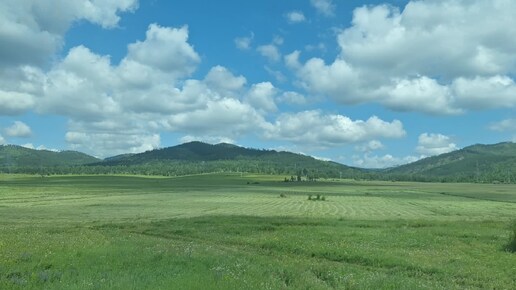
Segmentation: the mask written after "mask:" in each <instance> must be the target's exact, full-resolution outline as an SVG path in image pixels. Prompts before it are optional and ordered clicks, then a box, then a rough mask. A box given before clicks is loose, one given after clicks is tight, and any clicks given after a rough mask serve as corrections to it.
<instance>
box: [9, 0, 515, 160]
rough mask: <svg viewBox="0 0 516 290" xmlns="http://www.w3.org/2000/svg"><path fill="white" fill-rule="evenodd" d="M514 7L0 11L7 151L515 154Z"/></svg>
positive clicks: (223, 0) (299, 3)
mask: <svg viewBox="0 0 516 290" xmlns="http://www.w3.org/2000/svg"><path fill="white" fill-rule="evenodd" d="M514 15H516V1H513V0H419V1H408V0H390V1H377V0H365V1H358V0H357V1H347V0H346V1H344V0H340V1H339V0H261V1H240V0H220V1H201V0H190V1H175V0H147V1H144V0H140V1H138V0H104V1H101V0H3V1H1V2H0V44H1V45H0V144H17V145H22V146H25V147H29V148H35V149H40V150H41V149H46V150H78V151H82V152H85V153H88V154H91V155H94V156H97V157H101V158H103V157H109V156H114V155H117V154H121V153H129V152H131V153H137V152H143V151H146V150H152V149H154V148H163V147H169V146H174V145H177V144H180V143H184V142H189V141H203V142H208V143H212V144H215V143H220V142H227V143H233V144H237V145H240V146H245V147H252V148H258V149H275V150H287V151H292V152H298V153H302V154H306V155H310V156H314V157H316V158H320V159H323V160H333V161H336V162H340V163H343V164H346V165H351V166H358V167H367V168H382V167H389V166H395V165H399V164H403V163H407V162H412V161H416V160H418V159H420V158H424V157H427V156H432V155H436V154H442V153H446V152H450V151H452V150H456V149H459V148H463V147H465V146H469V145H472V144H477V143H482V144H492V143H498V142H507V141H510V142H516V83H515V79H516V37H515V35H516V17H514Z"/></svg>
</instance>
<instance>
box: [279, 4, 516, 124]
mask: <svg viewBox="0 0 516 290" xmlns="http://www.w3.org/2000/svg"><path fill="white" fill-rule="evenodd" d="M313 2H316V1H313ZM513 11H516V2H512V1H504V0H495V1H484V0H476V1H452V0H442V1H429V0H423V1H411V2H409V3H408V4H407V5H406V6H405V8H404V9H403V10H402V11H400V10H399V9H398V8H396V7H393V6H389V5H377V6H363V7H360V8H357V9H355V10H354V12H353V19H352V25H351V27H349V28H347V29H344V30H342V31H341V32H340V33H339V34H338V38H337V40H338V43H339V48H340V54H339V55H338V57H337V58H336V59H335V60H334V61H333V62H330V63H327V62H325V61H324V60H322V59H320V58H312V59H309V60H307V61H305V62H301V61H300V59H299V58H300V52H298V51H296V52H294V53H292V54H290V55H287V57H285V62H286V64H287V66H288V67H290V68H291V69H292V70H293V71H294V72H295V73H296V75H297V77H298V83H299V84H300V85H301V86H302V87H303V88H304V89H306V90H307V91H309V92H310V93H312V94H317V95H324V96H329V97H331V98H333V99H334V100H336V101H338V102H341V103H345V104H358V103H365V102H375V103H380V104H382V105H384V106H386V107H388V108H390V109H392V110H396V111H418V112H423V113H428V114H448V115H450V114H460V113H464V112H466V111H467V110H484V109H491V108H513V107H515V102H516V98H515V97H514V95H515V94H514V92H515V84H514V77H513V76H514V75H515V73H516V66H515V65H514V64H515V63H516V55H515V54H514V53H512V52H513V51H514V48H515V47H516V41H515V40H514V38H513V37H510V35H514V34H515V33H516V19H515V18H514V17H512V15H513Z"/></svg>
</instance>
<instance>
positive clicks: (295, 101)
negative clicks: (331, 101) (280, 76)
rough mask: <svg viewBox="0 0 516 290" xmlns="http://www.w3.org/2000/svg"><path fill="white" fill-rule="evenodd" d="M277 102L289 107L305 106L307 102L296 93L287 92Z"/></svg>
mask: <svg viewBox="0 0 516 290" xmlns="http://www.w3.org/2000/svg"><path fill="white" fill-rule="evenodd" d="M278 101H279V102H282V103H285V104H290V105H306V104H307V103H308V100H307V99H306V97H305V96H303V95H302V94H300V93H298V92H292V91H287V92H284V93H283V94H281V96H280V97H279V98H278Z"/></svg>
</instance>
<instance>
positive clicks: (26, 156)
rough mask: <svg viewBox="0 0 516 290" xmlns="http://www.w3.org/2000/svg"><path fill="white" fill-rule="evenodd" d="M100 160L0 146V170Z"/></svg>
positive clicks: (72, 153) (70, 152)
mask: <svg viewBox="0 0 516 290" xmlns="http://www.w3.org/2000/svg"><path fill="white" fill-rule="evenodd" d="M99 161H100V159H98V158H95V157H93V156H90V155H87V154H84V153H81V152H77V151H60V152H54V151H49V150H35V149H30V148H25V147H22V146H16V145H2V146H0V168H2V170H4V171H5V170H6V169H9V168H13V169H15V168H34V167H39V168H46V167H56V166H74V165H84V164H90V163H94V162H99Z"/></svg>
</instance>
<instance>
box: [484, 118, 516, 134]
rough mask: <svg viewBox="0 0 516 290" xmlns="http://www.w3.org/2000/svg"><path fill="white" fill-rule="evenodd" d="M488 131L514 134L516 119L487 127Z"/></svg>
mask: <svg viewBox="0 0 516 290" xmlns="http://www.w3.org/2000/svg"><path fill="white" fill-rule="evenodd" d="M489 129H491V130H493V131H499V132H516V119H505V120H502V121H499V122H496V123H493V124H491V125H490V126H489Z"/></svg>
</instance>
